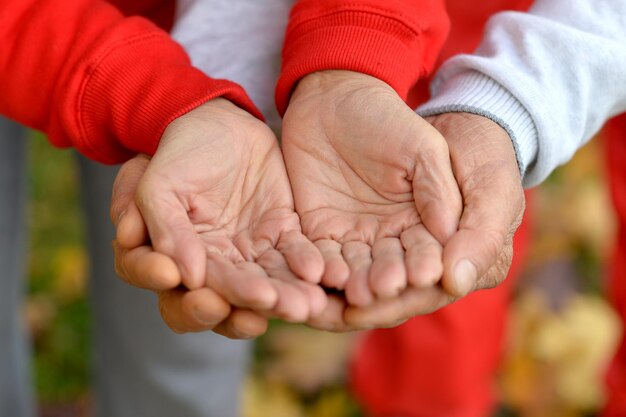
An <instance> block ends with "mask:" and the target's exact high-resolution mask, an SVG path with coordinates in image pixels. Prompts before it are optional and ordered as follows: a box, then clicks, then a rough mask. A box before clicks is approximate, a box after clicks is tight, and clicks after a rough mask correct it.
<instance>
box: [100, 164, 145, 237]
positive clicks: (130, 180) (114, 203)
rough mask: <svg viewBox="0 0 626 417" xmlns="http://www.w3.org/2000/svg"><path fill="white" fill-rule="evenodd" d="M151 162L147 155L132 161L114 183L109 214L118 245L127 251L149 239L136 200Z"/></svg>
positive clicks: (125, 166) (123, 168)
mask: <svg viewBox="0 0 626 417" xmlns="http://www.w3.org/2000/svg"><path fill="white" fill-rule="evenodd" d="M149 162H150V159H149V158H148V157H147V156H146V155H138V156H136V157H134V158H133V159H130V160H129V161H127V162H126V163H125V164H124V165H122V167H121V168H120V170H119V172H118V174H117V176H116V177H115V182H114V183H113V191H112V196H111V208H110V211H109V214H110V217H111V222H112V223H113V225H114V226H115V229H116V234H117V241H118V243H119V244H120V245H121V246H123V247H125V248H127V249H133V248H136V247H138V246H140V245H143V244H144V243H146V241H147V239H148V236H147V233H146V227H145V224H144V221H143V218H142V217H141V213H140V212H139V210H138V209H137V206H136V205H135V202H134V198H135V194H136V192H137V187H138V185H139V182H140V181H141V178H142V177H143V174H144V173H145V171H146V168H147V167H148V163H149Z"/></svg>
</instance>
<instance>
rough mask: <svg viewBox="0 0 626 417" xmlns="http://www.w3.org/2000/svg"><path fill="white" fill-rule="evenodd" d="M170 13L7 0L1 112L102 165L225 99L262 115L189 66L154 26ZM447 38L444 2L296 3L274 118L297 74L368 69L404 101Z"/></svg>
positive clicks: (76, 1) (98, 2) (170, 4)
mask: <svg viewBox="0 0 626 417" xmlns="http://www.w3.org/2000/svg"><path fill="white" fill-rule="evenodd" d="M173 11H174V1H173V0H135V1H128V0H115V1H109V2H106V1H103V0H66V1H64V2H62V4H61V3H59V2H58V1H56V0H4V2H3V5H2V9H1V10H0V39H2V41H1V45H2V47H1V48H0V92H1V93H0V113H2V114H5V115H7V116H8V117H10V118H13V119H16V120H18V121H20V122H22V123H24V124H26V125H28V126H31V127H33V128H36V129H39V130H42V131H44V132H46V133H47V134H48V136H49V139H50V141H51V142H52V143H53V144H54V145H56V146H62V147H65V146H74V147H76V148H77V149H78V150H79V151H81V152H82V153H84V154H85V155H87V156H88V157H90V158H92V159H95V160H98V161H101V162H105V163H115V162H121V161H124V160H125V159H128V158H129V157H130V156H132V155H134V154H135V153H137V152H144V153H148V154H152V153H154V151H155V150H156V147H157V144H158V141H159V139H160V137H161V135H162V133H163V130H164V129H165V128H166V126H167V125H168V124H169V123H170V122H171V121H172V120H174V119H175V118H177V117H178V116H180V115H182V114H184V113H186V112H188V111H189V110H191V109H193V108H195V107H197V106H198V105H200V104H202V103H204V102H206V101H208V100H210V99H212V98H215V97H218V96H224V97H226V98H228V99H229V100H231V101H233V102H234V103H236V104H237V105H239V106H241V107H242V108H244V109H246V110H248V111H249V112H251V113H252V114H254V115H256V116H258V117H261V115H260V114H259V112H258V111H257V109H256V108H255V106H254V104H253V103H252V102H251V101H250V99H249V98H248V97H247V95H246V94H245V92H244V91H243V89H242V88H241V87H240V86H238V85H237V84H235V83H232V82H229V81H224V80H215V79H212V78H210V77H208V76H206V75H205V74H203V73H202V72H201V71H199V70H198V69H196V68H194V67H193V66H192V65H191V63H190V61H189V58H188V57H187V55H186V53H185V52H184V50H183V49H182V47H180V46H179V45H178V44H177V43H175V42H174V41H173V40H172V39H171V38H170V37H169V35H168V34H167V33H166V32H165V31H164V30H163V29H161V28H159V27H158V26H157V24H159V25H160V26H161V27H162V28H168V27H169V26H170V25H171V20H172V15H173ZM140 16H143V17H140ZM150 19H152V21H151V20H150ZM155 23H156V24H155ZM447 30H448V20H447V17H446V14H445V9H444V6H443V0H351V1H349V2H348V1H340V0H300V1H298V2H297V4H296V6H295V7H294V9H293V11H292V15H291V20H290V24H289V28H288V31H287V38H286V43H285V47H284V60H283V71H282V75H281V77H280V80H279V83H278V86H277V90H276V99H277V104H278V106H279V109H280V110H283V111H284V109H285V107H286V103H287V102H288V99H289V94H290V92H291V90H292V87H293V85H294V84H295V83H296V82H297V81H298V80H299V79H300V78H301V77H302V76H304V75H306V74H308V73H310V72H314V71H318V70H323V69H350V70H356V71H361V72H365V73H368V74H371V75H374V76H376V77H379V78H381V79H383V80H385V81H387V82H388V83H389V84H391V85H392V86H393V87H394V88H395V89H396V90H397V91H398V92H399V93H400V94H401V95H402V96H406V95H407V94H408V91H409V90H410V89H411V88H412V86H413V85H415V83H416V82H417V80H418V79H419V78H420V76H422V75H424V74H425V73H427V72H428V71H429V70H430V69H431V68H432V66H433V64H434V62H435V59H436V57H437V54H438V52H439V48H440V46H441V45H442V43H443V41H444V39H445V37H446V34H447Z"/></svg>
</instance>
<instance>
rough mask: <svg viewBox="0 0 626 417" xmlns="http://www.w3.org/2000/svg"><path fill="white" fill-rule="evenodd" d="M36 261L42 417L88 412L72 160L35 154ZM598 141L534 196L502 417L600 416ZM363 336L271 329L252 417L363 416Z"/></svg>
mask: <svg viewBox="0 0 626 417" xmlns="http://www.w3.org/2000/svg"><path fill="white" fill-rule="evenodd" d="M31 159H32V164H31V166H32V171H31V176H30V180H31V181H30V184H31V187H32V197H33V202H32V204H31V209H30V211H31V254H30V264H29V265H30V267H29V297H28V303H27V305H26V307H25V313H26V317H27V322H28V325H29V327H30V329H31V331H32V334H33V339H34V346H35V349H34V350H35V366H34V368H35V375H36V378H35V379H36V384H37V391H38V395H39V399H40V402H41V405H42V415H43V416H46V417H78V416H81V417H82V416H88V415H89V412H88V410H89V384H88V381H89V369H88V362H89V359H88V343H89V337H88V335H89V329H90V318H89V311H88V307H87V305H86V302H85V288H86V282H87V265H88V260H87V257H86V253H85V250H84V248H83V240H84V239H83V226H82V217H81V216H82V215H81V212H80V210H79V209H78V208H77V204H76V203H77V190H76V173H75V171H74V165H73V158H72V155H71V153H69V152H59V151H56V150H52V149H50V148H49V147H48V145H47V144H46V143H45V141H43V140H42V139H41V138H38V140H36V141H34V143H33V146H32V155H31ZM603 166H604V164H603V162H602V149H601V142H599V141H594V142H592V144H591V145H589V146H587V147H586V148H585V149H584V150H583V151H582V152H580V153H579V154H578V156H577V157H576V159H575V160H574V161H573V162H572V163H570V164H569V165H568V166H567V167H566V168H564V169H560V170H559V171H558V172H557V173H555V174H554V175H553V176H552V177H551V179H550V180H549V181H548V182H547V183H546V184H545V185H544V186H542V187H541V188H540V189H538V190H537V191H536V194H535V198H534V200H533V205H532V206H531V207H529V210H533V212H534V213H535V214H534V219H535V224H534V227H533V228H534V241H533V246H532V250H531V256H530V259H529V262H528V267H527V268H526V272H525V277H524V279H522V280H521V282H522V284H521V286H520V289H519V291H518V294H517V296H516V301H515V308H514V311H513V319H512V323H511V327H510V331H509V339H508V343H507V346H508V348H507V349H508V353H507V355H506V360H505V363H504V364H503V367H502V370H501V373H500V376H499V379H498V386H499V389H500V392H501V393H502V404H503V407H502V413H501V415H503V416H504V415H506V416H520V417H544V416H545V417H548V416H549V417H579V416H592V415H594V412H595V410H597V409H598V407H599V406H600V405H601V404H602V401H603V397H602V379H601V378H602V370H603V367H604V366H605V364H606V361H607V360H608V358H609V356H610V354H611V351H612V349H613V347H614V344H615V342H616V340H617V337H618V335H619V331H620V329H619V325H618V323H617V322H616V319H615V317H614V316H613V313H612V312H611V310H610V308H609V306H608V305H607V304H606V303H605V301H604V300H603V299H602V297H601V292H602V285H603V284H602V279H603V278H602V277H603V265H604V262H605V261H606V258H607V254H609V253H610V245H611V242H612V233H613V230H614V228H613V219H612V214H611V209H610V203H609V200H608V197H607V192H606V188H605V185H604V184H605V181H604V173H603ZM354 338H355V335H333V334H325V333H320V332H316V331H312V330H309V329H307V328H303V327H300V326H293V325H285V324H280V323H273V324H272V328H271V331H270V332H269V333H268V335H267V336H265V337H263V338H262V339H261V340H259V343H258V346H257V352H256V359H255V365H254V369H253V373H252V374H251V375H250V376H249V378H248V380H247V382H246V385H245V395H244V414H245V417H268V416H272V417H325V416H333V417H357V416H360V415H361V413H360V411H359V409H358V407H357V406H356V404H355V403H354V402H353V400H352V399H351V398H350V395H349V393H348V392H347V390H346V388H345V365H346V361H347V360H348V358H349V350H350V346H351V344H352V343H353V341H354Z"/></svg>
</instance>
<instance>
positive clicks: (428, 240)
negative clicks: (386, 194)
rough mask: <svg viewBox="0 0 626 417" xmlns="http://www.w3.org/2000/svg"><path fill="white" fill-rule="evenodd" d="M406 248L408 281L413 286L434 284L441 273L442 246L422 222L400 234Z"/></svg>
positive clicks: (420, 286)
mask: <svg viewBox="0 0 626 417" xmlns="http://www.w3.org/2000/svg"><path fill="white" fill-rule="evenodd" d="M400 240H401V241H402V246H403V247H404V248H405V250H406V256H405V262H406V267H407V275H408V282H409V284H410V285H411V286H413V287H415V288H425V287H430V286H432V285H435V284H436V283H437V282H438V281H439V280H440V279H441V275H442V274H443V259H442V258H443V247H442V246H441V244H440V243H439V242H438V241H437V239H435V238H434V237H433V235H431V234H430V232H429V231H428V230H426V227H424V225H423V224H418V225H415V226H413V227H411V228H409V229H407V230H405V231H404V232H402V234H401V235H400Z"/></svg>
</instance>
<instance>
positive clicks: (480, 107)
mask: <svg viewBox="0 0 626 417" xmlns="http://www.w3.org/2000/svg"><path fill="white" fill-rule="evenodd" d="M431 87H432V92H433V98H432V100H431V101H429V102H428V103H426V104H425V105H423V106H422V107H420V108H419V109H418V112H419V113H420V114H421V115H433V114H439V113H445V112H451V111H467V112H471V113H476V114H481V115H484V116H487V117H489V118H491V119H492V120H494V121H495V122H497V123H499V124H500V125H501V126H502V127H503V128H504V129H505V130H507V132H508V133H509V136H510V137H511V139H512V141H513V145H514V147H515V150H516V153H517V158H518V162H519V165H520V170H521V172H522V175H523V179H524V185H525V186H527V187H529V186H533V185H536V184H538V183H540V182H541V181H542V180H544V179H545V178H546V177H547V176H548V175H549V174H550V172H552V171H553V170H554V169H555V168H556V167H557V166H559V165H561V164H563V163H565V162H567V161H568V160H569V159H570V158H571V157H572V156H573V154H574V153H575V152H576V150H578V148H580V147H581V146H582V145H583V144H584V143H585V142H587V141H588V140H590V139H591V138H592V137H593V135H594V134H595V133H596V132H597V131H598V130H599V129H600V128H601V126H602V125H603V124H604V122H605V121H606V120H607V119H608V118H610V117H612V116H614V115H616V114H619V113H621V112H624V111H626V1H624V0H537V1H536V2H535V4H534V6H533V7H532V8H531V9H530V11H529V12H528V13H519V12H504V13H499V14H497V15H495V16H494V17H492V18H491V19H490V21H489V22H488V24H487V28H486V32H485V36H484V38H483V41H482V43H481V45H480V46H479V48H478V49H477V51H476V52H475V54H473V55H459V56H456V57H454V58H452V59H450V60H449V61H447V62H446V63H445V64H444V65H443V66H442V67H441V69H440V70H439V72H438V74H437V76H436V77H435V80H434V82H433V84H432V86H431Z"/></svg>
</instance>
